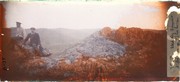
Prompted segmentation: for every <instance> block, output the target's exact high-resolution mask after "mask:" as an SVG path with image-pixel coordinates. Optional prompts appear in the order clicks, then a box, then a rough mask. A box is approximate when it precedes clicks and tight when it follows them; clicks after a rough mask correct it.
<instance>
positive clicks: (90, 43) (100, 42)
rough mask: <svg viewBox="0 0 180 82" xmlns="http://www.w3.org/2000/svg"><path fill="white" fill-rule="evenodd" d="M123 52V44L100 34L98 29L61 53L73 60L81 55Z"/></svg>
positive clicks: (115, 55)
mask: <svg viewBox="0 0 180 82" xmlns="http://www.w3.org/2000/svg"><path fill="white" fill-rule="evenodd" d="M124 52H125V46H123V45H121V44H119V43H116V42H114V41H112V40H110V39H108V38H106V37H104V36H102V35H101V33H100V32H99V31H98V32H95V33H93V34H92V35H90V36H89V37H87V38H86V39H85V40H83V41H82V42H80V43H77V44H76V45H74V46H73V47H71V48H69V49H67V50H65V51H64V52H63V54H64V56H65V57H68V58H69V59H70V60H74V59H75V58H78V57H80V56H82V55H83V56H88V57H107V56H114V57H119V56H122V55H123V54H124ZM63 54H62V55H63Z"/></svg>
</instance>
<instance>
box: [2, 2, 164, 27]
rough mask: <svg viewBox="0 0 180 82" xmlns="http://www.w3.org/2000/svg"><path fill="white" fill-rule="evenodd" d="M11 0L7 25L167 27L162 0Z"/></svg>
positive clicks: (7, 8)
mask: <svg viewBox="0 0 180 82" xmlns="http://www.w3.org/2000/svg"><path fill="white" fill-rule="evenodd" d="M142 1H143V0H134V1H133V0H129V1H126V0H121V1H117V2H7V3H6V4H5V9H6V12H5V18H6V23H7V27H15V26H16V21H18V22H21V23H22V27H23V28H31V27H35V28H67V29H97V28H98V29H99V28H103V27H111V28H114V29H117V28H119V27H120V26H125V27H140V28H143V29H157V30H161V29H164V26H163V25H164V24H163V23H164V20H163V19H164V18H163V17H164V14H166V13H162V11H163V10H162V6H161V4H160V3H158V2H152V3H146V2H142Z"/></svg>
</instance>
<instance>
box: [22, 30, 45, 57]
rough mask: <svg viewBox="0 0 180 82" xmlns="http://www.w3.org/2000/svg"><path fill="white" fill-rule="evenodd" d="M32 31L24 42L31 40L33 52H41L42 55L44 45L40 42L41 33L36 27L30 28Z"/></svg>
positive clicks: (30, 44)
mask: <svg viewBox="0 0 180 82" xmlns="http://www.w3.org/2000/svg"><path fill="white" fill-rule="evenodd" d="M30 30H31V32H30V33H29V34H28V35H27V37H26V38H25V40H24V44H25V43H26V42H27V41H28V40H30V42H29V46H30V47H32V49H33V52H39V54H40V55H42V50H43V48H42V46H41V42H40V37H39V34H38V33H36V32H35V30H36V29H35V28H33V27H32V28H30Z"/></svg>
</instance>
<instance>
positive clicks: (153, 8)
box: [1, 0, 179, 81]
mask: <svg viewBox="0 0 180 82" xmlns="http://www.w3.org/2000/svg"><path fill="white" fill-rule="evenodd" d="M172 4H175V2H164V1H145V0H134V1H130V0H129V1H127V0H120V1H119V0H114V1H113V0H112V1H111V0H107V1H96V2H95V1H88V0H87V1H80V2H76V1H74V2H73V1H69V2H68V1H67V2H63V1H62V2H43V1H42V2H3V3H1V7H3V10H4V12H3V13H4V14H3V17H4V19H3V20H4V28H2V33H3V37H2V44H3V45H2V50H3V52H2V54H3V55H2V61H3V62H5V65H4V67H3V71H2V76H1V80H10V81H21V80H22V81H27V80H45V81H128V80H131V81H132V80H133V81H161V80H163V81H164V80H165V81H172V80H177V81H178V80H179V78H178V77H167V32H166V26H165V21H166V19H167V17H168V14H167V11H168V9H169V8H170V6H172Z"/></svg>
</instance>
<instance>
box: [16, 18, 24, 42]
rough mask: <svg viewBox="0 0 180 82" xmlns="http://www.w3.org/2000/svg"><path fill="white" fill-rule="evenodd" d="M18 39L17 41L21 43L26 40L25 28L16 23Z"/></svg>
mask: <svg viewBox="0 0 180 82" xmlns="http://www.w3.org/2000/svg"><path fill="white" fill-rule="evenodd" d="M16 25H17V27H16V37H17V40H18V41H20V40H23V38H24V30H23V28H22V27H21V23H20V22H16Z"/></svg>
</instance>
